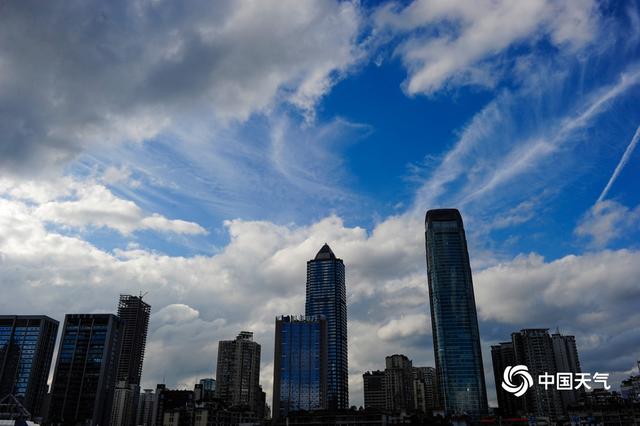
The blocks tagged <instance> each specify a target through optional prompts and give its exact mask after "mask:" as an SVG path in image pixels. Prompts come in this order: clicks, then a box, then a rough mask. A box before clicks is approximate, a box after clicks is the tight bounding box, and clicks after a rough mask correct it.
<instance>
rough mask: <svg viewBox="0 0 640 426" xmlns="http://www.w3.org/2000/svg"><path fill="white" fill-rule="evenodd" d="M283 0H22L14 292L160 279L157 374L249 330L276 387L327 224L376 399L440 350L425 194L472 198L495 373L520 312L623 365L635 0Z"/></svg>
mask: <svg viewBox="0 0 640 426" xmlns="http://www.w3.org/2000/svg"><path fill="white" fill-rule="evenodd" d="M269 3H270V2H260V3H255V2H248V1H247V2H232V3H228V2H220V3H216V5H215V7H212V6H211V5H210V4H208V3H207V2H202V3H200V2H194V3H193V4H190V5H189V6H180V5H178V4H176V3H171V2H159V3H148V2H112V3H110V4H108V5H105V4H101V3H95V4H92V3H76V2H65V3H64V4H61V3H55V2H51V3H49V4H47V5H46V7H41V6H40V7H36V6H35V5H34V4H31V3H30V2H15V3H11V2H10V3H9V4H8V6H7V7H6V10H5V12H4V13H3V15H4V16H3V17H0V53H1V54H2V55H1V56H0V70H2V72H0V115H1V116H3V118H2V119H0V136H1V140H0V202H1V203H2V208H1V209H0V211H2V213H1V216H0V219H2V220H0V230H2V232H1V235H4V237H3V238H0V260H1V261H0V288H2V289H3V291H5V292H9V294H12V295H14V297H13V299H14V300H19V302H17V304H16V303H13V302H8V299H5V300H3V301H0V310H1V311H3V312H5V311H6V312H8V311H10V310H11V311H13V310H15V309H20V313H22V312H24V313H27V312H28V313H44V314H49V315H51V316H53V317H55V318H57V319H59V320H62V318H63V315H64V313H67V312H79V311H105V310H106V311H110V310H113V309H114V307H115V300H116V298H117V295H118V293H122V292H134V293H135V292H137V291H140V290H145V291H149V292H150V293H149V296H148V298H149V301H150V303H151V304H152V305H153V312H154V314H153V317H152V322H151V330H150V336H149V345H150V350H149V352H148V356H147V359H146V361H145V373H144V380H145V385H146V386H150V387H154V386H155V383H157V382H158V381H159V380H161V378H162V377H167V381H168V384H169V385H170V386H175V385H176V384H178V383H187V382H191V381H194V380H196V379H197V378H199V377H205V376H208V375H211V374H212V372H213V371H215V369H214V367H215V356H216V353H217V352H216V351H217V344H216V342H217V340H219V339H226V338H231V337H234V336H235V335H236V334H237V332H239V331H240V330H241V329H250V330H254V331H255V332H256V338H257V340H258V341H259V342H260V343H261V344H263V346H264V349H263V354H264V356H263V374H262V379H261V381H262V383H263V385H264V387H265V389H267V391H268V392H270V386H271V382H270V381H271V374H272V365H273V364H272V359H271V358H272V356H271V351H272V344H273V343H272V340H273V318H274V317H275V315H279V314H286V313H297V312H300V311H301V310H302V309H303V302H304V300H303V298H304V290H303V289H304V280H305V277H304V265H305V261H306V260H307V259H309V258H312V257H313V256H314V255H315V252H316V251H317V250H318V249H319V248H320V247H321V245H322V243H324V242H325V241H326V242H328V243H329V244H331V246H332V247H333V249H334V251H335V252H336V254H337V255H338V256H340V257H342V258H344V260H345V264H346V266H347V288H348V293H349V295H348V298H349V315H350V325H349V327H350V328H349V333H350V347H351V348H352V350H351V352H350V374H351V378H350V383H351V384H350V386H351V395H352V400H353V403H355V404H360V403H361V398H362V395H361V380H360V375H361V374H362V373H363V372H364V371H365V370H370V369H376V368H381V367H382V365H383V362H384V356H385V355H388V354H390V353H395V352H403V353H405V354H406V355H407V356H409V357H410V358H413V359H414V362H415V363H416V364H418V365H432V364H433V356H432V346H431V345H432V343H431V334H430V324H429V322H428V294H427V290H426V275H425V273H426V270H425V265H424V240H423V228H422V226H423V225H422V220H423V217H424V213H425V211H426V210H427V209H429V208H438V207H457V208H459V209H460V210H461V211H462V213H463V217H464V220H465V224H466V228H467V237H468V240H469V245H470V250H471V258H472V263H473V267H474V280H475V288H476V294H477V295H476V297H477V303H478V307H479V309H478V310H479V317H480V329H481V334H482V338H483V350H484V351H485V353H484V358H485V359H484V363H485V370H486V374H487V382H488V385H489V387H490V388H491V389H490V400H494V398H495V395H494V393H493V390H492V388H493V379H492V373H491V365H490V358H489V357H488V352H487V351H488V350H489V347H490V345H491V344H492V343H495V342H497V341H501V340H504V339H507V338H508V337H509V335H510V333H511V332H512V331H515V330H518V329H519V328H523V327H549V328H555V327H560V328H561V329H562V330H563V331H566V332H567V333H571V334H575V335H576V338H577V340H578V347H579V349H580V351H581V356H582V361H583V365H584V366H585V369H587V370H589V369H593V370H594V371H596V370H606V371H610V372H611V373H612V375H613V376H614V377H615V379H616V380H619V379H620V378H622V377H624V376H626V375H628V374H630V372H631V369H632V368H633V366H634V361H635V360H636V359H637V358H638V357H640V354H638V352H637V348H638V343H640V334H639V333H638V332H637V331H634V330H638V329H640V328H639V327H638V325H640V316H638V314H637V312H636V311H637V309H636V307H635V304H634V303H631V301H632V300H634V301H635V300H637V296H638V295H639V294H638V290H637V288H636V287H637V276H638V275H637V273H638V272H640V271H639V270H638V265H640V263H639V262H638V260H640V249H639V247H638V237H639V236H640V191H638V184H637V182H638V174H639V172H640V153H638V151H637V150H635V144H637V140H638V136H637V135H638V128H639V126H640V108H638V105H639V102H638V101H639V99H640V6H639V5H638V3H637V2H595V1H568V2H560V3H556V2H550V1H542V0H540V1H531V2H517V3H511V2H506V1H505V2H502V1H497V2H486V4H485V2H482V1H481V2H467V1H450V2H439V1H415V2H402V3H388V2H361V3H358V2H353V3H352V2H332V1H327V2H313V1H308V2H277V3H275V4H269ZM62 16H69V17H70V18H69V19H71V18H73V19H72V22H81V23H84V24H74V25H68V24H67V21H65V20H64V19H62ZM25 28H37V30H34V31H31V32H28V33H27V32H25ZM2 58H4V59H5V60H2ZM634 135H636V136H635V137H634ZM607 187H608V189H607V190H606V191H605V188H607ZM35 295H37V297H34V296H35ZM254 298H259V299H260V300H262V301H263V302H264V303H262V304H261V306H259V307H255V301H254V300H252V299H254ZM184 345H195V346H197V347H198V348H200V349H201V350H200V351H199V352H197V353H193V354H184V353H183V352H184V351H182V350H181V348H183V347H184Z"/></svg>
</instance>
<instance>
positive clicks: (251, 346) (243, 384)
mask: <svg viewBox="0 0 640 426" xmlns="http://www.w3.org/2000/svg"><path fill="white" fill-rule="evenodd" d="M259 380H260V345H259V344H258V343H256V342H254V341H253V333H251V332H248V331H242V332H240V334H239V335H238V336H237V337H236V339H235V340H221V341H220V342H219V344H218V365H217V368H216V386H217V389H216V394H217V396H218V397H219V398H221V399H222V400H223V401H224V402H225V403H226V404H227V405H228V406H230V407H248V408H249V409H250V410H253V411H254V412H258V411H259V410H260V409H261V407H259V404H260V395H259V392H260V386H259Z"/></svg>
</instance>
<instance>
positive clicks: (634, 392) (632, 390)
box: [620, 361, 640, 402]
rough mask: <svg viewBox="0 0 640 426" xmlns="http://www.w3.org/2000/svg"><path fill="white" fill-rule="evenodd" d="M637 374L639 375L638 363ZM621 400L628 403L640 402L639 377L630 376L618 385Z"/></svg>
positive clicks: (639, 364)
mask: <svg viewBox="0 0 640 426" xmlns="http://www.w3.org/2000/svg"><path fill="white" fill-rule="evenodd" d="M637 365H638V372H639V373H640V361H638V364H637ZM620 393H621V394H622V398H624V399H626V400H628V401H637V402H640V375H635V376H631V377H629V378H628V379H625V380H623V381H622V383H621V384H620Z"/></svg>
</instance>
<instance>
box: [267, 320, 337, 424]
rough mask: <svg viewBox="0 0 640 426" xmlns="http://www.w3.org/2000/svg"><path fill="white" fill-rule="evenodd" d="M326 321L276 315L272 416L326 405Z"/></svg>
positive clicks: (279, 416) (281, 416) (315, 408)
mask: <svg viewBox="0 0 640 426" xmlns="http://www.w3.org/2000/svg"><path fill="white" fill-rule="evenodd" d="M326 398H327V321H326V320H325V319H324V318H307V317H299V318H298V317H294V316H282V317H279V318H276V338H275V355H274V369H273V417H274V419H278V418H284V417H286V416H287V415H288V414H289V413H290V412H293V411H300V410H304V411H312V410H319V409H323V408H326V405H325V404H326Z"/></svg>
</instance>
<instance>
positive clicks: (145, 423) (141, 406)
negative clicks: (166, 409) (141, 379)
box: [136, 389, 156, 426]
mask: <svg viewBox="0 0 640 426" xmlns="http://www.w3.org/2000/svg"><path fill="white" fill-rule="evenodd" d="M155 402H156V394H155V393H153V389H145V390H144V392H143V393H141V394H140V398H139V400H138V413H137V416H136V417H137V420H136V425H138V426H152V425H153V410H154V407H155Z"/></svg>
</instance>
